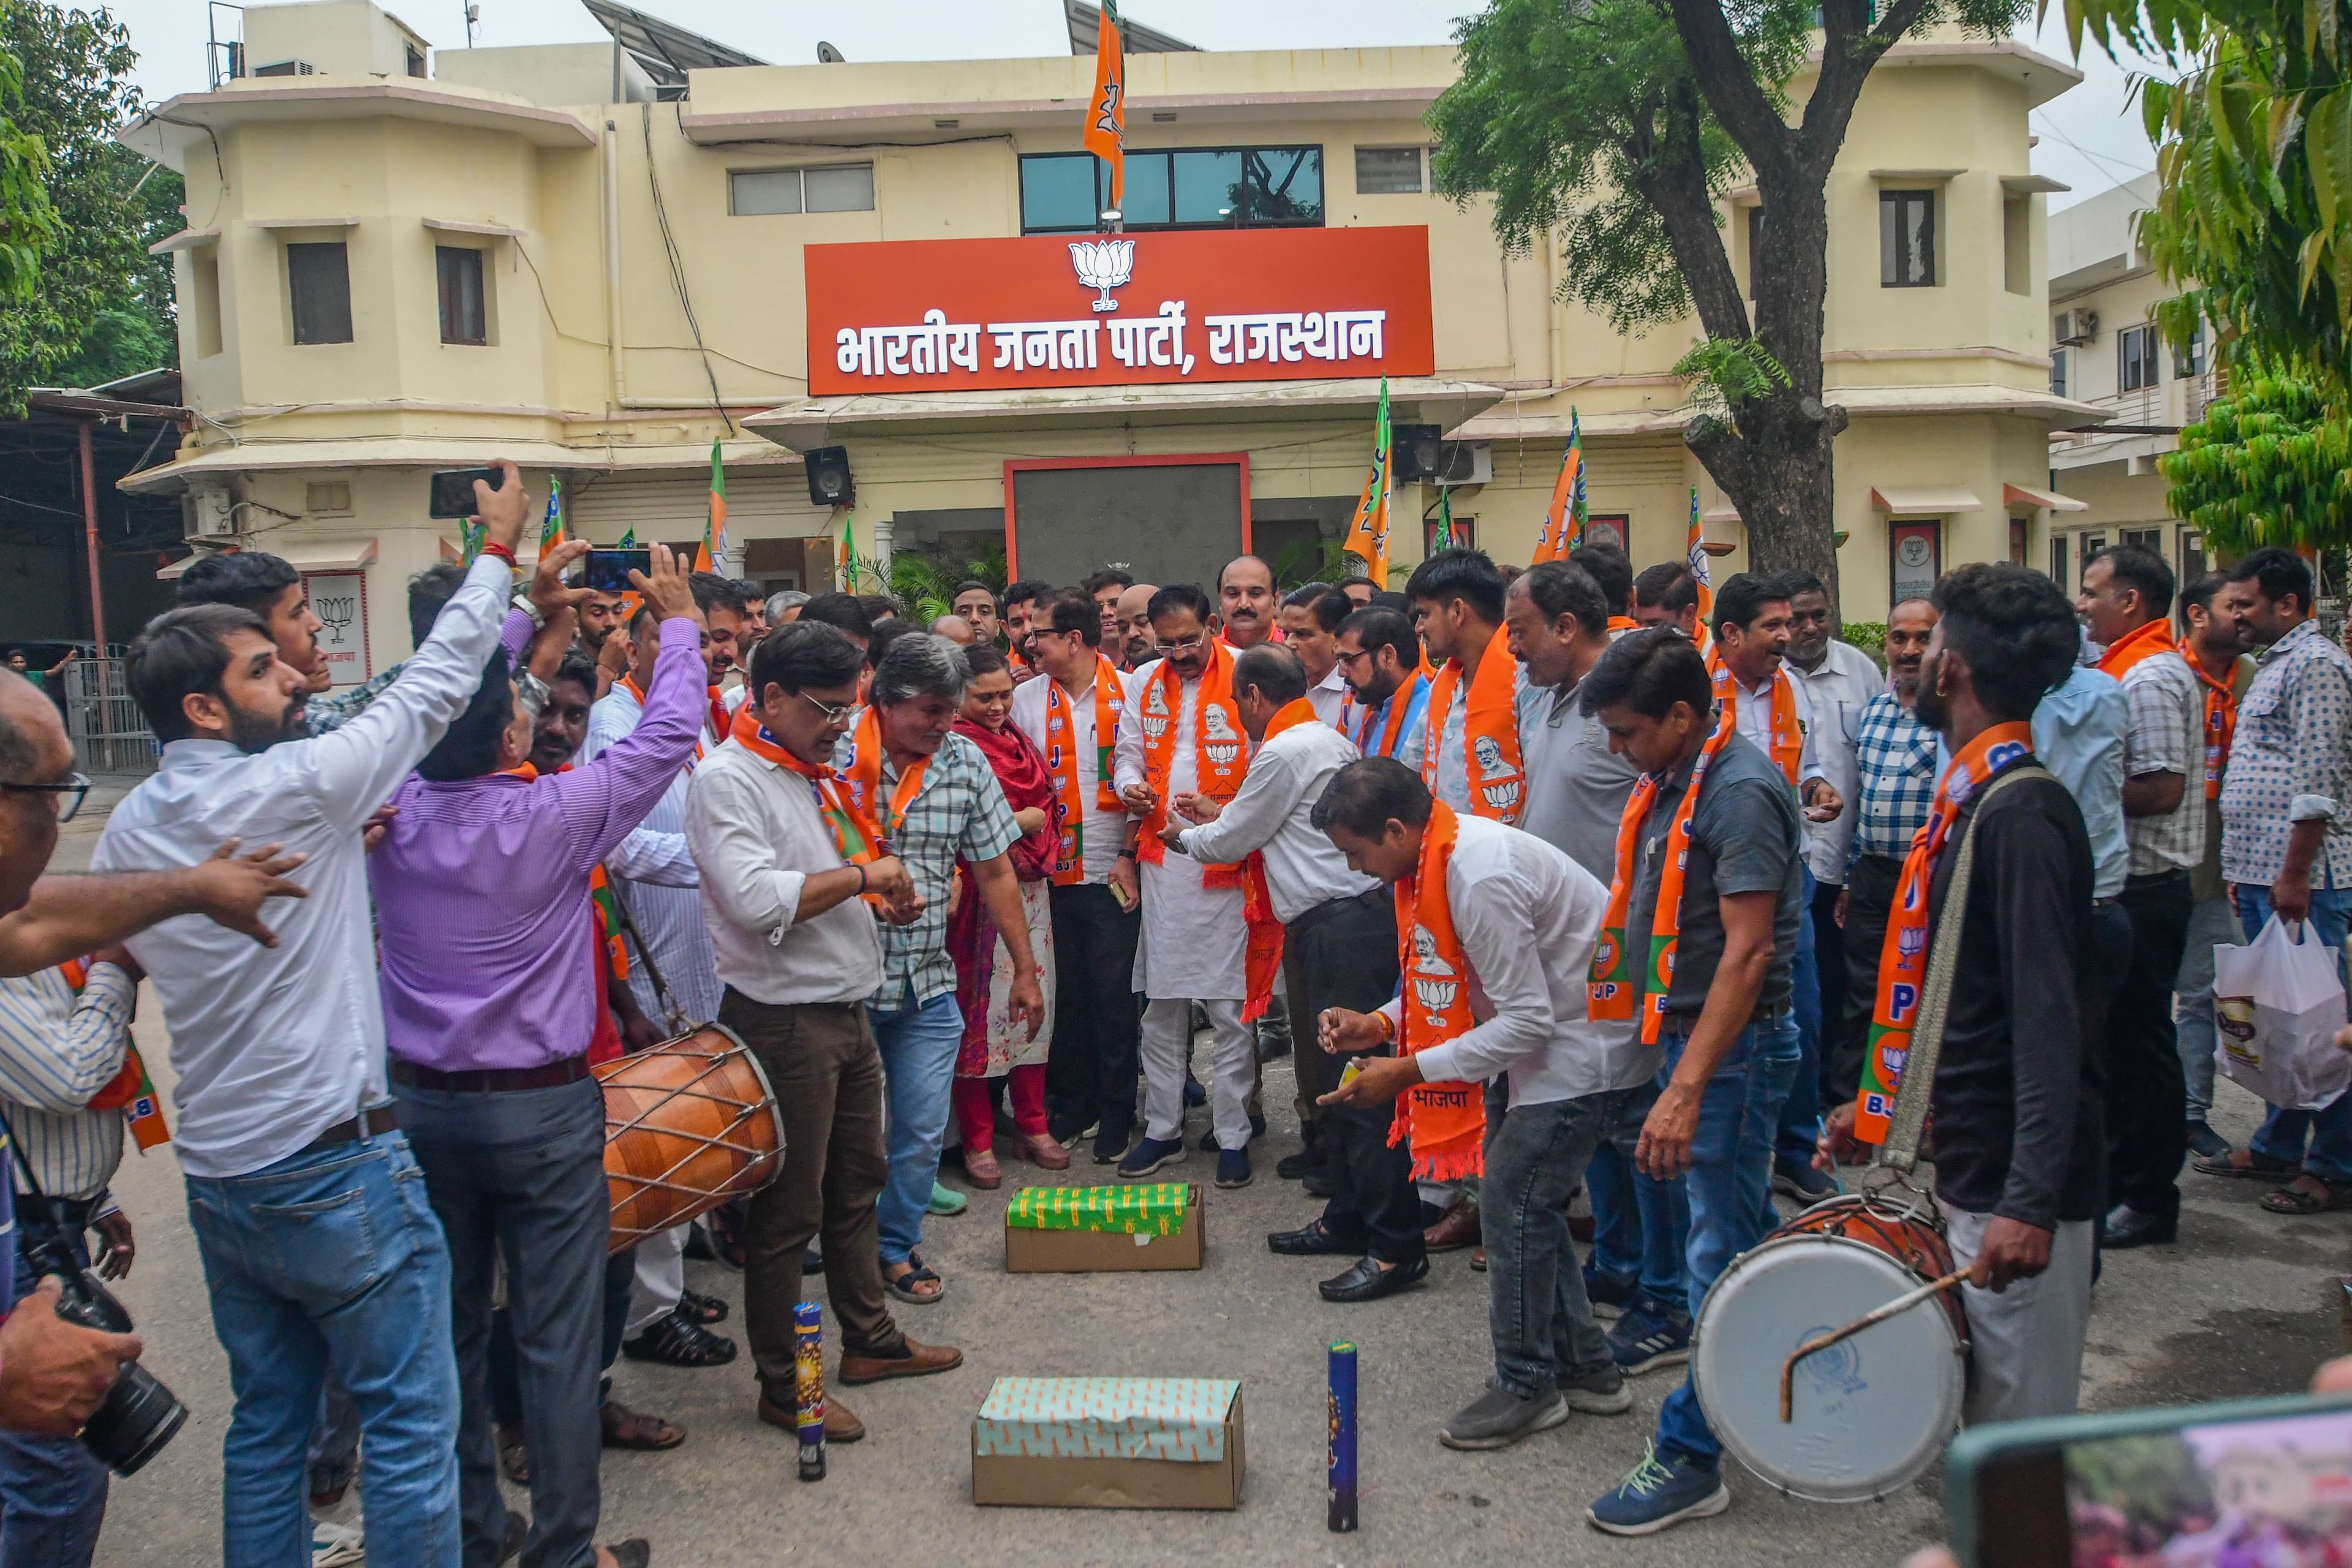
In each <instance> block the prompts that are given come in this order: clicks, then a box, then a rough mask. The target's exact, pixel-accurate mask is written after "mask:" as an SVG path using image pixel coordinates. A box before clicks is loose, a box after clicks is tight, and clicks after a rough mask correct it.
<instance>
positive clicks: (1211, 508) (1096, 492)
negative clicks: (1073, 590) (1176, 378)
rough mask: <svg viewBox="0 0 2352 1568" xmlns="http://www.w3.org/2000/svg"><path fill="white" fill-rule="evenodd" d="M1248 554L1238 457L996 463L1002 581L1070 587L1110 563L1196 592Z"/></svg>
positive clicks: (1245, 459)
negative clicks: (1000, 474)
mask: <svg viewBox="0 0 2352 1568" xmlns="http://www.w3.org/2000/svg"><path fill="white" fill-rule="evenodd" d="M1249 548H1250V526H1249V455H1248V454H1247V453H1245V452H1217V453H1206V454H1202V455H1199V456H1187V457H1165V458H1015V459H1013V460H1012V461H1010V462H1007V463H1006V464H1005V465H1004V552H1005V561H1006V571H1007V573H1008V574H1009V575H1011V576H1013V577H1032V578H1042V579H1044V580H1045V581H1046V582H1048V583H1065V584H1066V583H1076V582H1077V581H1079V580H1080V579H1081V578H1083V577H1085V576H1086V575H1087V573H1089V572H1093V571H1096V570H1097V569H1099V568H1101V567H1103V566H1105V565H1107V564H1109V563H1114V562H1116V563H1118V564H1119V565H1121V566H1122V567H1124V568H1125V569H1126V570H1127V571H1129V572H1131V573H1133V574H1135V578H1136V581H1138V582H1139V583H1160V584H1165V583H1198V584H1201V585H1202V587H1204V588H1205V587H1209V586H1210V585H1212V584H1214V583H1215V582H1216V580H1217V573H1218V572H1219V571H1220V570H1222V569H1223V566H1224V563H1226V562H1228V561H1230V560H1232V559H1233V558H1234V556H1236V555H1241V554H1245V553H1247V552H1248V551H1249Z"/></svg>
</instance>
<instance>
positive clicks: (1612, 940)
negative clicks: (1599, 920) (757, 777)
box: [1592, 931, 1617, 974]
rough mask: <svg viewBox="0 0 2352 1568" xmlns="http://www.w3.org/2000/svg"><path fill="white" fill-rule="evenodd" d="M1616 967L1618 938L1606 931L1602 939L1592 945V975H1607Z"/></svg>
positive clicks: (1602, 934)
mask: <svg viewBox="0 0 2352 1568" xmlns="http://www.w3.org/2000/svg"><path fill="white" fill-rule="evenodd" d="M1616 967H1617V938H1616V937H1615V936H1614V935H1613V934H1612V933H1611V932H1609V931H1602V932H1601V939H1600V940H1599V941H1598V942H1594V943H1593V944H1592V973H1595V974H1606V973H1609V972H1610V971H1611V970H1612V969H1614V968H1616Z"/></svg>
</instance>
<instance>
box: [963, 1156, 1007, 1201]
mask: <svg viewBox="0 0 2352 1568" xmlns="http://www.w3.org/2000/svg"><path fill="white" fill-rule="evenodd" d="M963 1176H964V1180H965V1181H968V1182H970V1183H971V1184H972V1185H973V1186H975V1187H978V1188H979V1189H980V1190H981V1191H982V1192H984V1193H992V1192H994V1191H995V1190H996V1189H997V1188H999V1187H1001V1186H1003V1184H1004V1172H1003V1168H1002V1167H1001V1166H999V1165H998V1164H997V1163H996V1152H995V1151H994V1150H993V1149H974V1148H972V1147H971V1145H970V1144H966V1145H965V1146H964V1151H963Z"/></svg>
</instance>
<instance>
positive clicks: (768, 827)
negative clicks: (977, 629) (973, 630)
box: [686, 616, 963, 1443]
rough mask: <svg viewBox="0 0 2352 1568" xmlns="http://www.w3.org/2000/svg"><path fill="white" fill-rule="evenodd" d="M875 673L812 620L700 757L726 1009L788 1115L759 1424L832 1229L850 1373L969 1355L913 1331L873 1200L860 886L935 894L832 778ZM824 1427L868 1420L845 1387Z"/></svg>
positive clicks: (758, 1297)
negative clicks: (812, 1269)
mask: <svg viewBox="0 0 2352 1568" xmlns="http://www.w3.org/2000/svg"><path fill="white" fill-rule="evenodd" d="M865 669H866V656H865V653H864V651H863V650H862V649H860V648H859V647H858V646H857V645H856V643H855V642H853V641H852V640H850V638H849V637H845V635H843V634H842V633H840V632H838V631H836V630H835V629H834V628H833V627H831V626H826V625H824V624H823V623H822V622H818V621H813V620H810V619H808V618H807V617H806V616H803V617H802V618H801V619H800V620H797V621H795V622H793V624H792V625H791V626H785V627H782V628H781V629H780V630H777V631H774V632H771V633H770V634H769V635H768V637H767V639H766V640H765V641H763V642H761V645H760V647H759V649H758V651H757V652H755V653H754V654H753V655H752V657H751V691H752V696H751V698H750V699H749V700H747V701H746V702H745V704H744V707H743V710H742V711H741V712H740V713H738V714H737V715H736V717H735V722H734V726H733V729H732V731H731V732H730V735H729V737H728V740H727V743H726V744H724V745H722V746H720V747H719V749H718V750H717V751H716V752H712V753H711V754H710V755H709V756H708V757H706V758H704V759H703V761H702V763H701V765H700V766H699V767H698V768H696V769H695V773H694V787H693V788H692V789H691V790H690V791H689V792H688V795H687V803H686V837H687V844H688V847H689V848H690V849H691V850H692V851H693V853H694V859H695V864H696V866H697V867H698V868H699V869H700V871H701V873H702V900H703V913H704V919H705V920H706V921H708V922H709V926H710V939H711V944H712V946H713V947H714V948H715V949H716V950H717V952H718V958H719V979H720V981H722V982H723V983H724V984H725V986H726V992H725V994H724V996H723V998H722V999H721V1001H720V1002H719V1022H720V1023H722V1024H724V1025H726V1026H728V1027H729V1028H730V1029H733V1030H734V1031H735V1032H736V1034H738V1035H739V1036H740V1037H742V1039H743V1043H744V1044H745V1045H747V1046H749V1047H751V1052H752V1054H753V1055H754V1056H756V1057H757V1058H759V1060H760V1065H761V1068H763V1069H765V1071H766V1073H767V1075H768V1088H769V1090H770V1092H771V1093H772V1094H773V1095H774V1096H775V1102H776V1110H777V1112H778V1113H779V1114H780V1115H781V1116H782V1118H783V1122H784V1164H783V1169H782V1171H780V1172H779V1173H777V1175H776V1179H775V1180H774V1181H772V1182H771V1183H769V1184H767V1185H766V1186H764V1187H762V1188H761V1189H760V1190H759V1191H758V1192H757V1193H755V1194H752V1196H751V1205H750V1209H749V1212H748V1213H747V1215H746V1216H745V1221H744V1235H743V1250H744V1263H743V1334H744V1338H745V1339H747V1340H748V1341H749V1342H751V1358H752V1361H753V1363H754V1364H755V1369H756V1372H757V1375H758V1378H759V1386H760V1396H759V1405H758V1410H759V1415H760V1419H761V1420H762V1421H765V1422H767V1423H768V1424H769V1425H770V1426H781V1427H782V1428H783V1429H784V1430H786V1431H788V1432H789V1431H792V1430H793V1428H794V1426H795V1423H796V1421H797V1418H798V1395H797V1394H796V1389H797V1386H798V1384H797V1381H796V1379H797V1373H796V1364H797V1363H796V1361H795V1355H796V1351H795V1346H794V1340H793V1307H794V1306H795V1305H796V1304H797V1303H798V1302H799V1301H800V1300H801V1265H802V1262H803V1258H805V1257H806V1255H807V1251H808V1244H809V1243H810V1242H811V1241H813V1240H814V1239H816V1238H817V1237H818V1236H819V1235H822V1236H823V1237H824V1260H825V1269H824V1280H825V1289H826V1291H827V1293H828V1294H829V1295H830V1297H831V1299H832V1301H833V1316H834V1322H835V1324H836V1325H837V1327H838V1332H839V1335H840V1344H841V1371H840V1373H839V1380H840V1381H841V1382H842V1383H845V1384H864V1383H878V1382H881V1381H882V1380H884V1379H886V1378H894V1377H918V1376H921V1375H924V1374H926V1373H939V1372H946V1371H948V1370H949V1369H950V1368H951V1367H955V1366H960V1365H961V1364H962V1363H963V1353H962V1352H961V1351H956V1350H951V1349H948V1348H946V1347H943V1346H936V1345H926V1344H922V1343H920V1342H917V1341H915V1340H912V1339H909V1338H908V1336H907V1335H906V1334H904V1333H902V1332H901V1331H899V1328H898V1324H897V1323H896V1322H894V1321H891V1317H890V1309H889V1306H888V1304H887V1300H886V1298H885V1297H884V1294H883V1289H882V1255H881V1240H880V1232H879V1229H878V1226H877V1221H876V1216H875V1205H876V1202H877V1199H878V1198H879V1197H880V1196H881V1194H882V1184H883V1182H884V1181H885V1180H886V1179H887V1176H888V1174H889V1160H888V1156H887V1153H886V1152H885V1150H884V1145H883V1141H882V1104H883V1087H882V1058H881V1057H880V1055H879V1053H878V1052H877V1050H876V1048H875V1044H874V1030H873V1026H871V1025H870V1024H869V1023H868V1022H867V1020H866V999H867V998H868V997H870V996H872V995H873V994H874V993H875V990H876V989H877V987H878V986H879V985H880V984H882V943H881V939H880V937H879V935H878V934H877V932H876V931H875V928H874V919H875V916H874V910H872V909H870V908H869V907H868V905H867V904H866V902H865V901H863V899H862V897H861V895H865V894H869V893H870V894H872V895H873V896H874V897H875V898H876V899H877V900H881V907H882V910H883V912H884V913H885V915H886V916H887V917H888V918H889V919H891V920H893V921H897V922H898V923H901V924H903V923H906V922H908V921H913V920H914V919H916V918H917V917H918V916H919V914H920V913H921V912H922V901H921V900H920V899H919V898H918V897H917V896H916V893H915V885H914V881H913V879H911V878H910V877H908V873H907V868H905V867H904V866H903V865H901V864H900V863H899V862H898V858H896V857H895V856H890V855H883V854H879V853H878V849H879V846H878V845H877V844H876V843H873V842H870V841H868V840H867V839H866V837H864V830H863V829H862V827H861V826H860V825H859V824H858V823H857V821H856V816H855V815H854V814H853V810H852V808H851V806H850V804H849V799H848V795H847V792H846V791H845V789H844V788H843V787H842V786H841V785H840V784H839V783H838V782H837V781H836V780H835V778H834V773H833V767H832V759H833V749H834V745H835V742H838V741H839V740H840V739H841V737H842V736H843V735H845V734H846V733H848V731H849V721H850V718H851V716H852V714H853V713H855V711H856V706H857V687H858V681H859V678H860V677H861V676H862V675H863V674H864V673H865ZM868 820H869V821H870V819H868ZM876 837H878V835H877V836H876ZM824 1426H825V1436H826V1439H827V1441H830V1442H836V1443H848V1442H855V1441H856V1440H857V1439H858V1438H860V1437H862V1436H865V1435H866V1428H865V1426H864V1424H863V1423H861V1422H860V1421H859V1420H858V1419H857V1417H856V1416H855V1415H851V1414H850V1413H849V1411H848V1409H847V1408H846V1407H845V1406H844V1405H842V1403H841V1402H840V1401H839V1400H838V1399H836V1398H835V1397H833V1396H832V1395H831V1394H828V1395H827V1396H826V1399H825V1412H824Z"/></svg>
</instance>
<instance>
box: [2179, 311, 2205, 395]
mask: <svg viewBox="0 0 2352 1568" xmlns="http://www.w3.org/2000/svg"><path fill="white" fill-rule="evenodd" d="M2172 374H2173V375H2174V376H2176V377H2177V378H2179V379H2181V380H2184V381H2185V380H2187V379H2188V378H2189V377H2190V376H2192V375H2203V374H2205V323H2204V322H2202V321H2200V322H2198V323H2197V326H2196V329H2195V330H2194V331H2191V332H2190V333H2189V342H2188V343H2187V344H2186V345H2184V346H2183V347H2180V348H2177V349H2175V350H2173V351H2172Z"/></svg>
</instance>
